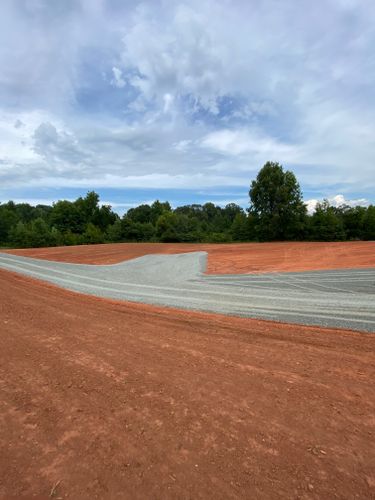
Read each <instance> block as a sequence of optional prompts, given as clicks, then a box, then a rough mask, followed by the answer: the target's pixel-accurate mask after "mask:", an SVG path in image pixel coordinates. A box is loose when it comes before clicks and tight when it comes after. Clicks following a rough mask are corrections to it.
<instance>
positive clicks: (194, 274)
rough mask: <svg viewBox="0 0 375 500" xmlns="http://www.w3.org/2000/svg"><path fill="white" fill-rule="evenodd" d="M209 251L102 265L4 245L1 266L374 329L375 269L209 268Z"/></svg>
mask: <svg viewBox="0 0 375 500" xmlns="http://www.w3.org/2000/svg"><path fill="white" fill-rule="evenodd" d="M206 259H207V254H206V253H205V252H193V253H186V254H178V255H147V256H144V257H140V258H138V259H133V260H130V261H125V262H122V263H120V264H114V265H108V266H96V265H84V264H68V263H62V262H52V261H47V260H40V259H31V258H27V257H20V256H15V255H10V254H4V253H0V267H2V268H4V269H8V270H10V271H15V272H18V273H21V274H25V275H27V276H31V277H34V278H38V279H40V280H44V281H48V282H50V283H53V284H56V285H59V286H61V287H63V288H67V289H69V290H73V291H76V292H81V293H85V294H89V295H96V296H99V297H108V298H113V299H120V300H130V301H134V302H143V303H147V304H157V305H162V306H171V307H178V308H184V309H194V310H201V311H212V312H218V313H224V314H230V315H236V316H245V317H252V318H263V319H270V320H275V321H283V322H290V323H302V324H306V325H319V326H327V327H337V328H350V329H354V330H359V331H366V332H375V269H345V270H344V269H343V270H334V271H309V272H298V273H267V274H250V275H249V274H247V275H204V274H203V272H204V270H205V267H206ZM82 313H83V314H84V311H83V312H82Z"/></svg>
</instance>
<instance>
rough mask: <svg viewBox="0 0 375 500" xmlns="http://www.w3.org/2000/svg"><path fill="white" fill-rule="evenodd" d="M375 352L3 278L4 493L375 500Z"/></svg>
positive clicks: (316, 335)
mask: <svg viewBox="0 0 375 500" xmlns="http://www.w3.org/2000/svg"><path fill="white" fill-rule="evenodd" d="M96 248H98V251H99V252H100V247H93V250H95V249H96ZM124 248H126V247H124ZM86 250H87V249H86ZM124 254H125V252H124V253H123V255H124ZM116 258H118V254H117V256H116ZM122 258H123V257H121V259H122ZM268 262H269V263H270V265H272V258H270V259H269V261H268ZM366 265H367V266H368V265H369V263H367V264H366ZM374 343H375V337H374V336H372V335H368V334H367V335H366V334H360V333H353V332H350V331H339V330H327V329H319V328H315V327H303V326H296V325H293V326H292V325H287V324H276V323H272V322H266V321H257V320H248V319H240V318H229V317H223V316H219V315H214V314H205V313H192V312H182V311H177V310H171V309H168V310H165V309H162V308H157V307H152V306H145V305H140V304H129V303H125V302H123V303H119V302H114V301H110V300H104V299H97V298H93V297H88V296H83V295H79V294H75V293H72V292H69V291H66V290H62V289H59V288H56V287H54V286H52V285H47V284H45V283H41V282H38V281H35V280H31V279H29V278H26V277H22V276H20V275H16V274H12V273H10V272H7V271H0V395H1V396H0V398H1V406H0V497H1V498H9V497H11V496H14V497H17V498H19V497H20V496H22V495H40V496H41V497H42V496H44V497H45V498H48V497H51V498H74V499H76V498H80V499H81V498H121V499H123V498H129V499H138V498H142V499H144V498H148V499H149V498H155V499H159V498H160V499H161V498H163V499H165V498H167V499H168V498H174V499H176V498H179V499H190V498H191V499H196V498H202V499H208V498H213V499H220V498H226V499H228V498H265V499H276V498H283V499H284V498H288V499H289V498H295V499H297V498H298V499H308V498H309V499H310V498H311V499H313V498H316V499H318V498H319V499H322V498H324V499H332V498H341V499H343V498H345V499H351V498H359V499H368V498H375V448H374V438H375V418H374V414H375V384H374V380H375V350H374Z"/></svg>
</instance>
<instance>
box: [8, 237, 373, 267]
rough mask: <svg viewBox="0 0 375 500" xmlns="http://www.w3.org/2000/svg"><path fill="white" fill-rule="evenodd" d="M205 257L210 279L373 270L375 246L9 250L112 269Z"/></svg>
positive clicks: (139, 246) (150, 245)
mask: <svg viewBox="0 0 375 500" xmlns="http://www.w3.org/2000/svg"><path fill="white" fill-rule="evenodd" d="M201 250H203V251H206V252H208V267H207V273H209V274H246V273H254V272H270V271H279V272H283V271H310V270H318V269H344V268H361V267H367V268H368V267H375V242H370V241H353V242H343V243H341V242H338V243H324V242H323V243H322V242H315V243H311V242H293V243H291V242H282V243H235V244H200V243H199V244H192V243H115V244H107V245H89V246H87V245H85V246H74V247H56V248H28V249H20V250H18V249H17V250H8V252H9V253H13V254H15V255H24V256H26V257H36V258H39V259H47V260H56V261H61V262H76V263H80V264H115V263H117V262H121V261H123V260H128V259H133V258H135V257H141V256H143V255H146V254H150V253H163V254H171V253H182V252H196V251H201Z"/></svg>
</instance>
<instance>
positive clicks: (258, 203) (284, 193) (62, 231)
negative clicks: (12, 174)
mask: <svg viewBox="0 0 375 500" xmlns="http://www.w3.org/2000/svg"><path fill="white" fill-rule="evenodd" d="M374 239H375V206H374V205H370V206H368V207H362V206H356V207H350V206H348V205H342V206H339V207H334V206H331V205H330V204H329V202H328V201H327V200H323V201H322V202H321V203H318V204H317V206H316V210H315V212H314V213H313V214H308V213H307V209H306V205H305V204H304V202H303V199H302V194H301V189H300V186H299V183H298V181H297V179H296V177H295V175H294V174H293V173H292V172H290V171H288V170H287V171H284V169H283V167H282V166H281V165H280V164H279V163H275V162H267V163H266V164H265V165H264V166H263V168H262V169H261V170H260V171H259V173H258V175H257V177H256V179H254V180H253V181H252V182H251V185H250V190H249V208H248V209H246V210H245V209H243V208H242V207H240V206H239V205H236V204H235V203H229V204H227V205H226V206H225V207H220V206H218V205H215V204H214V203H210V202H208V203H205V204H203V205H201V204H192V205H184V206H180V207H176V208H172V207H171V205H170V204H169V202H168V201H165V202H161V201H159V200H156V201H155V202H154V203H152V204H151V205H147V204H143V205H139V206H138V207H135V208H131V209H130V210H128V211H127V213H125V214H124V215H123V216H122V217H120V216H119V215H118V214H116V213H115V212H114V211H113V210H112V207H111V206H110V205H101V204H100V200H99V195H98V194H97V193H95V192H94V191H90V192H88V193H87V194H86V196H85V197H79V198H78V199H76V200H75V201H67V200H60V201H57V202H56V203H54V204H53V205H52V206H49V205H36V206H31V205H29V204H28V203H14V202H13V201H8V202H7V203H3V204H0V245H1V246H2V247H6V246H10V247H44V246H59V245H80V244H94V243H105V242H127V241H128V242H158V241H160V242H215V243H218V242H231V241H236V242H239V241H240V242H241V241H242V242H246V241H285V240H289V241H302V240H310V241H344V240H374Z"/></svg>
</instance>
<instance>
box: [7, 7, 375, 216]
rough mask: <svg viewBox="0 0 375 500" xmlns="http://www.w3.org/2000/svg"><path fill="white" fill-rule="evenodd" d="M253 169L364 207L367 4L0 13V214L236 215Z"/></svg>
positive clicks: (369, 190)
mask: <svg viewBox="0 0 375 500" xmlns="http://www.w3.org/2000/svg"><path fill="white" fill-rule="evenodd" d="M267 160H273V161H278V162H280V163H281V164H282V165H283V166H284V167H285V168H288V169H291V170H293V171H294V172H295V173H296V175H297V178H298V180H299V181H300V184H301V187H302V190H303V194H304V199H305V200H306V201H309V200H316V199H322V198H323V197H327V198H329V199H331V200H332V203H342V202H343V201H346V202H348V203H354V204H356V203H359V204H366V203H369V202H375V195H374V193H375V3H374V1H373V0H315V1H314V2H312V1H311V0H283V1H282V2H281V1H280V0H246V1H245V0H231V1H229V0H220V1H218V0H213V1H210V0H186V1H185V2H183V1H174V0H165V1H163V0H149V1H145V2H137V1H134V0H133V1H128V0H61V1H60V0H1V3H0V201H6V200H8V199H14V200H15V201H18V200H27V201H29V202H31V203H39V202H47V203H49V202H52V201H53V200H57V199H61V198H65V199H73V198H76V197H77V196H80V195H84V194H85V193H86V191H87V190H91V189H94V190H96V191H97V192H98V193H99V194H100V196H101V199H102V201H104V202H109V203H111V204H112V205H113V207H114V208H115V209H116V210H118V211H119V212H122V211H124V210H126V209H127V208H128V207H130V206H133V205H134V204H138V203H141V202H149V201H152V200H154V199H156V198H159V199H161V200H164V199H168V200H170V201H171V202H172V204H173V205H178V204H187V203H192V202H196V203H199V202H204V201H214V202H216V203H219V204H225V203H228V202H231V201H234V202H237V203H239V204H241V205H243V206H247V204H248V189H249V184H250V181H251V180H252V179H253V178H254V177H255V176H256V174H257V171H258V170H259V169H260V168H261V167H262V165H263V164H264V163H265V162H266V161H267ZM311 203H312V202H311V201H310V204H311Z"/></svg>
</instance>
